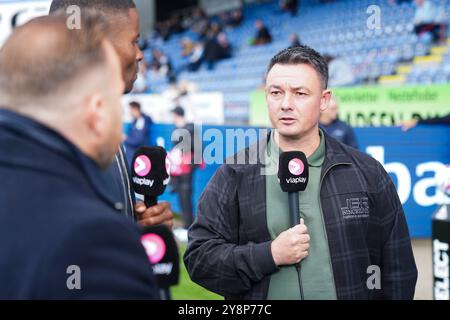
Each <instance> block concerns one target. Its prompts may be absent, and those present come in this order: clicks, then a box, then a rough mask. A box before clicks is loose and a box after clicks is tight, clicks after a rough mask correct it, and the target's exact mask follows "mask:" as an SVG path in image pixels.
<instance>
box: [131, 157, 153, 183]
mask: <svg viewBox="0 0 450 320" xmlns="http://www.w3.org/2000/svg"><path fill="white" fill-rule="evenodd" d="M133 168H134V173H136V175H137V176H139V177H145V176H146V175H148V174H149V173H150V171H151V170H152V162H151V161H150V158H149V157H147V156H146V155H140V156H139V157H137V158H136V160H135V161H134V165H133ZM133 182H134V183H136V184H138V185H140V186H142V185H146V186H149V187H151V186H153V183H154V182H155V181H154V180H150V179H146V178H138V177H133Z"/></svg>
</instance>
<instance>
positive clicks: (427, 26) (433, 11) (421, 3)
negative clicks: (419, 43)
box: [414, 0, 445, 43]
mask: <svg viewBox="0 0 450 320" xmlns="http://www.w3.org/2000/svg"><path fill="white" fill-rule="evenodd" d="M415 2H416V12H415V14H414V31H415V33H416V34H417V35H418V36H421V35H423V34H426V33H431V35H432V36H433V41H434V42H441V43H444V42H445V24H444V22H445V21H444V20H445V18H444V16H445V13H444V11H443V10H441V9H440V8H439V7H437V6H436V5H435V4H434V3H433V2H431V1H429V0H415Z"/></svg>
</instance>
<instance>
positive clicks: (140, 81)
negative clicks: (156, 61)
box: [132, 61, 148, 93]
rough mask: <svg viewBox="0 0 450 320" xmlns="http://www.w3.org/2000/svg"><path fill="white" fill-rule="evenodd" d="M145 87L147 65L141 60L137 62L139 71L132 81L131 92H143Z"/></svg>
mask: <svg viewBox="0 0 450 320" xmlns="http://www.w3.org/2000/svg"><path fill="white" fill-rule="evenodd" d="M147 89H148V86H147V65H146V63H145V62H144V61H141V62H139V72H138V74H137V79H136V81H135V82H134V86H133V90H132V93H144V92H146V91H147Z"/></svg>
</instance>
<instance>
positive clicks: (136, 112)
mask: <svg viewBox="0 0 450 320" xmlns="http://www.w3.org/2000/svg"><path fill="white" fill-rule="evenodd" d="M130 114H131V117H132V118H133V119H134V120H136V119H139V117H140V116H141V111H139V109H138V108H133V107H131V108H130Z"/></svg>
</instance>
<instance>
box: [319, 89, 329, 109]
mask: <svg viewBox="0 0 450 320" xmlns="http://www.w3.org/2000/svg"><path fill="white" fill-rule="evenodd" d="M330 99H331V91H330V90H325V91H324V92H322V98H320V112H324V111H325V110H326V109H327V108H328V104H329V103H330Z"/></svg>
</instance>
